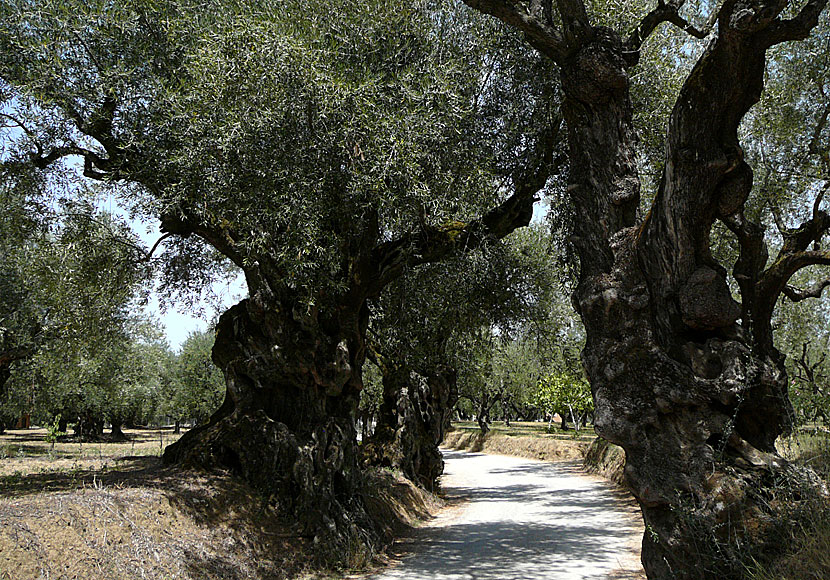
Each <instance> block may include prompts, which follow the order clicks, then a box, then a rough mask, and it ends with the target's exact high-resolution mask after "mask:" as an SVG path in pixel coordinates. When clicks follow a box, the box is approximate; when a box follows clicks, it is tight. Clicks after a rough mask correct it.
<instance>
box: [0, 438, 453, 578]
mask: <svg viewBox="0 0 830 580" xmlns="http://www.w3.org/2000/svg"><path fill="white" fill-rule="evenodd" d="M127 434H128V436H130V437H131V438H132V441H129V442H127V443H106V442H103V443H94V444H82V445H80V444H78V443H58V444H56V445H55V446H54V449H53V448H52V446H51V445H49V444H48V443H46V442H45V441H44V439H43V437H44V435H45V431H42V430H28V431H12V432H10V433H7V434H5V435H3V436H2V437H0V449H4V450H5V454H6V457H5V458H3V459H1V460H0V580H7V579H8V580H11V579H14V580H35V579H45V578H49V579H66V580H69V579H76V578H84V579H88V580H98V579H100V580H104V579H106V580H134V579H138V578H142V579H145V578H146V579H158V580H162V579H163V580H168V579H173V578H176V579H183V580H202V579H214V578H215V579H220V578H221V579H223V580H224V579H228V580H234V579H240V580H241V579H243V578H244V579H263V580H264V579H269V580H270V579H280V578H295V579H296V578H330V577H332V576H331V573H330V572H329V571H326V570H322V569H320V568H319V567H315V565H314V564H313V561H314V553H315V549H314V546H313V545H311V541H310V540H308V539H306V538H302V537H298V536H297V535H296V534H294V533H293V531H292V528H291V525H290V522H287V521H285V520H284V518H282V517H281V515H280V514H279V513H276V512H275V511H274V509H273V508H272V506H271V505H270V504H269V502H268V501H266V500H264V499H263V498H262V496H260V495H258V494H257V493H256V492H254V491H253V490H251V489H250V488H249V487H248V486H247V485H245V484H244V483H241V482H239V481H238V480H236V479H234V478H232V477H230V476H229V475H227V474H224V473H203V472H194V471H188V470H182V469H177V468H169V467H164V466H163V465H162V464H161V460H160V458H159V455H160V453H161V451H162V450H163V447H162V445H161V444H160V443H159V441H163V442H164V444H165V445H166V444H168V443H170V442H171V441H172V440H173V439H174V438H173V436H172V433H171V432H170V431H128V432H127ZM368 489H369V492H368V493H367V495H368V496H369V497H370V498H372V500H371V501H370V502H369V503H370V509H371V510H372V511H373V512H374V513H373V515H374V516H375V518H377V519H379V521H383V522H386V523H387V527H388V530H387V533H388V534H389V535H390V537H391V535H392V534H394V533H399V532H400V531H402V530H403V529H405V527H406V526H407V525H412V524H414V523H415V522H416V521H417V518H419V517H427V516H428V515H429V513H430V512H431V511H433V510H435V509H437V505H436V504H435V503H434V502H432V501H431V500H430V499H429V496H428V495H426V494H423V493H422V492H420V490H417V489H415V488H414V487H413V486H411V484H410V485H408V484H406V483H404V482H402V481H400V478H396V477H395V476H394V475H392V474H390V473H388V472H387V473H376V474H373V475H371V477H370V481H369V487H368Z"/></svg>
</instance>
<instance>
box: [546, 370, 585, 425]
mask: <svg viewBox="0 0 830 580" xmlns="http://www.w3.org/2000/svg"><path fill="white" fill-rule="evenodd" d="M532 398H533V401H534V403H535V404H536V405H537V406H538V407H540V408H541V409H543V410H544V412H545V413H546V414H547V415H548V416H549V417H552V416H553V414H554V413H556V414H558V415H559V416H560V417H561V418H562V429H565V426H566V423H567V421H568V419H570V420H571V422H572V423H573V425H574V429H575V430H576V431H579V428H580V426H581V425H582V424H583V423H584V422H585V420H586V417H587V415H588V414H589V413H591V412H593V410H594V401H593V399H592V398H591V388H590V386H589V385H588V381H586V380H585V379H584V378H582V377H580V376H577V377H574V376H572V375H564V374H548V375H546V376H544V377H542V378H541V379H540V380H539V383H538V384H537V386H536V388H535V389H534V390H533V394H532Z"/></svg>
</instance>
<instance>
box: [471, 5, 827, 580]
mask: <svg viewBox="0 0 830 580" xmlns="http://www.w3.org/2000/svg"><path fill="white" fill-rule="evenodd" d="M467 2H468V4H470V5H472V6H473V7H475V8H477V9H479V10H482V11H485V12H488V13H491V14H493V15H495V16H497V17H499V18H501V19H502V20H505V21H506V22H508V23H510V24H512V25H514V26H516V27H517V28H519V29H520V30H522V31H523V32H525V34H526V37H527V38H528V40H529V42H530V43H531V44H533V45H534V46H535V47H536V48H537V49H539V50H540V51H541V52H542V53H544V54H546V55H547V56H549V57H550V58H552V59H553V60H555V61H556V62H557V63H558V64H559V65H560V70H561V78H562V89H563V92H564V94H565V101H564V103H563V105H562V109H563V117H564V119H565V121H566V124H567V127H568V135H569V156H570V174H569V183H568V191H569V193H570V196H571V200H572V202H573V207H574V210H575V212H576V216H575V220H574V224H575V227H574V232H573V237H572V241H573V243H574V245H575V246H576V250H577V252H578V255H579V259H580V275H579V282H578V286H577V289H576V292H575V295H574V302H575V304H576V306H577V308H578V310H579V313H580V315H581V317H582V320H583V322H584V324H585V328H586V331H587V341H586V346H585V349H584V352H583V361H584V364H585V368H586V370H587V373H588V376H589V378H590V381H591V388H592V392H593V395H594V399H595V403H596V414H595V426H596V430H597V432H598V433H599V434H600V435H602V436H603V437H604V438H606V439H608V440H610V441H612V442H614V443H617V444H619V445H621V446H622V447H623V448H624V449H625V451H626V467H625V476H626V480H627V482H628V484H629V486H630V487H631V489H632V491H633V493H634V495H635V497H636V498H637V500H638V501H639V503H640V506H641V507H642V510H643V516H644V518H645V522H646V525H647V533H646V534H645V537H644V540H643V564H644V566H645V568H646V571H647V573H648V576H649V578H653V579H660V580H663V579H692V578H711V577H718V576H719V577H724V578H726V577H738V576H740V575H741V574H742V573H743V569H742V565H741V563H740V562H738V561H730V558H731V556H733V555H737V554H738V553H739V552H740V551H742V550H745V549H748V550H749V551H751V552H752V555H753V556H754V557H756V558H758V557H760V558H763V557H764V556H765V555H766V554H768V553H769V551H770V550H771V549H773V548H774V546H773V544H774V543H777V540H778V538H775V537H772V536H771V532H772V528H771V526H770V525H769V522H770V518H769V516H770V515H771V509H772V508H771V505H772V504H773V503H774V502H771V501H770V499H771V498H772V497H773V495H774V491H775V485H776V484H778V483H780V482H781V481H784V480H786V479H788V478H793V477H800V475H799V474H798V473H797V472H796V470H795V469H794V468H793V467H792V466H790V465H788V464H787V462H785V461H784V460H782V459H781V458H780V457H779V456H778V455H777V454H776V451H775V447H774V444H775V440H776V438H777V437H778V436H779V435H781V434H783V433H787V432H788V430H789V429H790V423H789V421H790V416H791V406H790V403H789V401H788V398H787V378H786V373H785V370H784V360H783V357H782V356H781V355H780V354H779V353H778V351H776V349H775V348H774V346H773V343H772V331H771V327H770V318H771V315H772V308H773V306H774V304H775V302H776V300H777V299H778V297H779V295H780V294H781V292H782V291H783V289H784V287H785V285H786V282H787V280H788V279H789V277H790V276H791V275H792V274H793V273H794V272H795V271H796V270H797V269H798V268H801V267H804V266H806V265H809V264H820V263H823V264H826V263H830V253H827V252H821V251H809V250H808V245H809V244H810V243H812V242H813V241H814V240H817V239H820V238H821V236H822V235H823V233H824V232H826V231H827V229H828V224H830V217H828V216H827V215H826V214H825V213H824V212H821V211H818V209H817V208H816V209H815V211H814V216H813V218H812V219H811V220H809V221H808V222H806V223H805V224H803V225H802V227H801V228H798V229H797V230H792V232H790V234H789V235H787V234H785V245H784V248H783V249H782V251H781V253H780V254H779V256H778V258H777V260H776V261H775V262H774V263H773V264H772V265H771V266H769V267H767V264H766V262H767V253H766V246H765V244H764V237H763V229H762V228H761V227H760V226H759V225H757V224H753V223H751V222H750V221H749V220H747V219H746V217H745V216H744V213H743V206H744V203H745V201H746V199H747V197H748V195H749V194H750V191H751V189H752V170H751V168H750V167H749V166H748V165H747V163H746V162H745V161H744V160H743V152H742V150H741V148H740V146H739V143H738V136H737V129H738V125H739V123H740V121H741V119H742V118H743V116H744V115H745V114H746V112H747V111H748V109H749V108H750V107H751V106H752V105H753V104H754V103H755V102H756V101H757V100H758V98H759V96H760V94H761V90H762V88H763V75H764V64H765V52H766V50H767V49H768V48H769V47H770V46H772V45H774V44H776V43H778V42H783V41H786V40H792V39H797V38H804V37H805V36H806V35H807V34H808V33H809V31H810V29H811V28H812V27H813V26H815V24H816V22H817V18H818V14H819V13H820V11H821V10H822V9H823V8H824V4H825V0H816V1H809V2H807V4H806V5H805V6H804V7H803V9H802V12H801V13H800V14H799V15H798V16H796V17H795V18H794V19H791V20H784V19H782V18H779V15H780V12H781V10H782V9H783V7H784V4H783V3H778V2H760V3H754V4H751V5H750V4H745V3H735V2H725V3H723V4H721V5H720V7H719V11H720V12H719V14H718V19H717V25H718V34H717V37H716V38H715V39H714V40H713V41H712V43H711V44H710V45H709V47H708V49H707V50H706V51H705V52H704V54H703V55H702V57H701V59H700V61H699V62H698V64H697V66H696V67H695V68H694V70H693V71H692V73H691V74H690V76H689V78H688V79H687V81H686V83H685V84H684V87H683V89H682V90H681V92H680V95H679V97H678V100H677V103H676V105H675V108H674V111H673V113H672V117H671V121H670V126H669V130H668V138H667V150H666V159H665V169H664V172H663V176H662V181H661V184H660V188H659V191H658V196H657V199H656V201H655V203H654V205H653V207H652V209H651V212H650V213H649V214H648V216H647V217H646V218H645V219H643V220H639V219H638V217H637V207H638V203H639V177H638V174H637V171H636V163H635V151H636V135H635V131H634V128H633V124H632V111H631V102H630V97H629V87H628V82H629V80H628V69H629V68H630V67H632V66H634V65H635V64H636V60H637V56H638V51H639V49H640V46H641V44H642V42H643V40H644V39H645V38H647V36H648V35H649V34H650V33H651V32H652V31H653V30H654V29H655V27H656V26H657V25H659V24H660V23H661V22H665V21H670V22H673V23H675V24H677V23H680V24H681V25H684V26H685V29H686V30H687V31H690V32H691V33H693V34H696V35H700V36H703V35H704V34H703V33H701V32H699V31H697V30H695V29H694V28H693V27H691V26H687V25H685V22H684V21H683V19H682V18H681V16H680V15H679V13H678V10H679V7H680V6H681V5H682V2H675V3H671V2H666V3H663V2H661V3H659V5H658V6H657V8H655V9H654V10H653V11H652V12H651V13H649V14H648V15H647V16H646V17H645V18H644V20H643V21H642V23H641V24H640V26H639V27H637V28H636V29H635V31H634V32H633V33H632V35H631V37H629V38H628V39H627V40H625V41H623V39H621V38H620V37H619V35H617V34H616V33H614V32H612V31H610V30H607V29H604V28H601V27H597V26H593V25H592V24H591V23H590V19H589V16H588V14H587V11H586V10H585V7H584V5H583V3H582V2H581V1H579V0H575V1H570V0H568V1H563V2H559V3H557V7H558V10H559V12H560V14H559V16H560V17H561V19H560V21H559V22H556V21H555V20H554V19H552V17H551V10H552V7H551V4H550V3H549V2H540V3H539V2H506V1H500V0H467ZM715 220H720V221H721V222H723V223H724V224H725V225H726V226H727V227H728V228H729V229H730V230H732V232H733V233H734V234H735V237H736V238H737V242H738V244H739V247H740V259H739V260H738V262H737V264H736V265H735V268H734V271H733V274H734V276H735V280H736V281H737V283H738V285H739V286H740V290H741V299H742V303H741V304H738V303H737V302H735V301H734V300H733V299H732V296H731V293H730V290H729V287H728V285H727V279H726V277H727V271H726V269H725V268H724V267H723V266H722V265H720V264H718V263H717V261H716V260H715V259H714V258H713V257H712V255H711V253H710V250H709V245H710V244H709V236H710V231H711V229H712V226H713V224H714V222H715Z"/></svg>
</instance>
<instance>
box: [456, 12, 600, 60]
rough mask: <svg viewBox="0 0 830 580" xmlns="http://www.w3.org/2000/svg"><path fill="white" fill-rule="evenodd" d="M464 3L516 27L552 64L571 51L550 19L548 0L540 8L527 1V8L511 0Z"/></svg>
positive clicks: (565, 56)
mask: <svg viewBox="0 0 830 580" xmlns="http://www.w3.org/2000/svg"><path fill="white" fill-rule="evenodd" d="M464 3H465V4H467V5H468V6H470V8H473V9H475V10H478V11H479V12H483V13H484V14H489V15H491V16H495V17H496V18H498V19H499V20H501V21H502V22H504V23H505V24H509V25H511V26H513V27H515V28H517V29H518V30H520V31H521V32H523V33H524V34H525V38H526V39H527V41H528V42H529V43H530V44H531V46H533V47H534V48H535V49H536V50H538V51H539V52H541V53H542V54H544V55H545V56H548V57H550V58H551V59H553V60H554V61H555V62H560V63H561V62H562V61H563V60H565V59H566V58H567V57H568V55H569V54H570V52H571V47H569V46H568V44H567V43H566V42H565V38H564V37H563V35H562V32H561V31H560V30H559V29H558V28H557V27H556V26H555V25H554V24H553V20H552V19H551V17H550V7H549V6H550V0H546V1H545V2H544V6H539V3H538V2H531V6H530V8H529V9H528V8H527V7H526V5H525V3H524V2H513V1H511V0H464ZM583 9H584V8H583Z"/></svg>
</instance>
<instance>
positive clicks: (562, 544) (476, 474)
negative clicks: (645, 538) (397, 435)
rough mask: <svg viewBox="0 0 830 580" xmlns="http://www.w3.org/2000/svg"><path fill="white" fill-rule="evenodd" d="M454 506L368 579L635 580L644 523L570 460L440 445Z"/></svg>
mask: <svg viewBox="0 0 830 580" xmlns="http://www.w3.org/2000/svg"><path fill="white" fill-rule="evenodd" d="M443 453H444V458H445V460H446V464H447V465H446V469H445V474H444V476H443V477H442V486H443V488H444V490H445V491H446V492H447V494H448V496H449V497H450V499H456V500H466V501H463V503H460V504H459V506H458V507H456V508H448V509H446V510H444V512H443V513H442V514H441V515H440V516H439V517H437V518H436V519H435V520H433V521H432V522H430V523H429V524H428V525H427V526H425V527H424V528H421V529H419V530H418V531H417V533H416V534H415V535H414V536H413V538H412V540H411V545H410V546H408V547H407V548H406V549H405V550H406V551H408V552H409V553H408V554H405V555H404V556H403V557H402V558H401V559H400V560H399V561H398V562H396V563H395V564H393V565H392V566H390V568H388V569H387V570H385V571H384V572H382V573H380V574H376V575H374V576H372V577H371V580H531V579H551V580H552V579H556V580H577V579H579V580H588V579H590V580H600V579H602V580H607V579H609V578H614V579H619V580H622V579H632V580H633V579H639V578H645V576H643V575H642V567H641V566H640V565H639V562H638V561H637V559H638V557H637V554H636V550H637V545H638V544H639V542H640V538H641V537H642V524H641V523H640V522H639V521H638V517H637V516H636V514H634V513H632V509H631V505H630V503H626V502H625V501H624V500H622V499H621V496H620V493H619V492H617V491H615V490H614V489H612V488H611V487H610V486H609V485H608V484H606V483H604V482H603V481H601V480H599V479H596V478H593V477H587V476H585V475H583V474H581V473H580V471H579V470H578V468H577V466H576V465H575V464H573V463H544V462H541V461H532V460H529V459H521V458H517V457H506V456H502V455H484V454H477V453H465V452H461V451H447V450H444V451H443Z"/></svg>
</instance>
